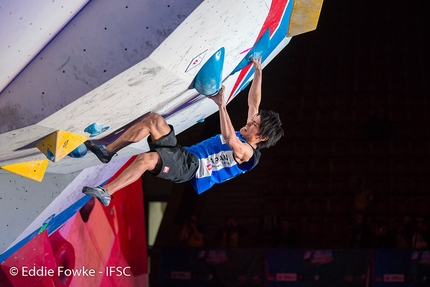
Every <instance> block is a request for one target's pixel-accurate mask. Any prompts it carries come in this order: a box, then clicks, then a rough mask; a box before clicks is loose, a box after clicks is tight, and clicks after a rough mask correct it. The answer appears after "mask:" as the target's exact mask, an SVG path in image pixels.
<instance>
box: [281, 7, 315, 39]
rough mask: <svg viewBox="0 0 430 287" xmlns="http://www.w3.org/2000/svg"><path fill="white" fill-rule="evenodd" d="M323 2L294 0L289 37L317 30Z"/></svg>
mask: <svg viewBox="0 0 430 287" xmlns="http://www.w3.org/2000/svg"><path fill="white" fill-rule="evenodd" d="M322 4H323V0H294V4H293V11H292V12H291V18H290V24H289V27H288V33H287V37H293V36H296V35H299V34H303V33H306V32H309V31H313V30H315V29H316V28H317V24H318V19H319V17H320V12H321V7H322Z"/></svg>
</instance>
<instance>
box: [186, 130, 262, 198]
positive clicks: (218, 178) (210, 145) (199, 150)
mask: <svg viewBox="0 0 430 287" xmlns="http://www.w3.org/2000/svg"><path fill="white" fill-rule="evenodd" d="M236 136H237V137H238V138H239V140H240V141H242V142H244V143H247V141H246V140H245V139H244V138H243V137H242V136H241V135H240V133H239V132H236ZM250 146H251V145H250ZM251 147H252V146H251ZM184 148H185V149H187V150H188V151H189V152H190V153H192V154H194V155H195V156H196V157H197V158H198V159H199V167H198V169H197V171H196V174H195V175H194V177H193V178H192V179H191V181H190V182H191V184H192V185H193V187H194V189H195V190H196V191H197V193H198V194H200V193H202V192H204V191H206V190H208V189H209V188H211V187H212V186H213V185H214V184H219V183H223V182H225V181H227V180H229V179H231V178H233V177H236V176H238V175H240V174H242V173H245V172H247V171H249V170H251V169H252V168H254V166H256V165H257V163H258V161H259V160H260V155H261V153H260V151H259V150H258V149H254V148H253V150H254V155H253V156H252V157H251V158H250V159H249V161H247V162H244V163H242V164H238V163H237V161H236V160H235V158H234V154H233V150H232V149H231V148H230V146H229V145H228V144H227V143H226V142H225V140H224V138H223V136H222V135H221V134H219V135H216V136H213V137H211V138H208V139H206V140H204V141H202V142H200V143H198V144H195V145H192V146H190V147H184Z"/></svg>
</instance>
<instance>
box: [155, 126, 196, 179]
mask: <svg viewBox="0 0 430 287" xmlns="http://www.w3.org/2000/svg"><path fill="white" fill-rule="evenodd" d="M169 126H170V132H169V133H168V134H167V135H165V136H164V137H162V138H161V139H159V140H157V141H154V142H153V141H151V137H148V145H149V149H150V151H156V152H157V153H158V154H159V155H160V158H161V169H160V172H159V173H158V174H154V175H155V176H156V177H159V178H163V179H167V180H170V181H173V182H176V183H181V182H186V181H189V180H190V179H191V178H192V177H193V176H194V175H195V173H196V171H197V168H198V167H199V161H198V159H197V157H196V156H195V155H193V154H191V153H189V152H188V151H187V150H186V149H184V148H183V147H180V146H178V144H177V140H176V136H175V131H174V129H173V126H171V125H169Z"/></svg>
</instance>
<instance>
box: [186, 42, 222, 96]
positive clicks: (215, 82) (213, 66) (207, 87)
mask: <svg viewBox="0 0 430 287" xmlns="http://www.w3.org/2000/svg"><path fill="white" fill-rule="evenodd" d="M224 54H225V49H224V47H223V48H221V49H219V50H218V51H217V52H216V53H215V54H213V55H212V56H211V57H210V58H209V59H208V60H207V62H206V63H205V64H204V65H203V67H202V68H201V69H200V71H199V72H198V73H197V75H196V77H195V78H194V81H193V84H192V85H193V87H194V88H195V89H196V90H197V92H199V93H200V94H202V95H205V96H213V95H215V94H216V93H218V91H219V90H220V89H221V84H222V69H223V67H224Z"/></svg>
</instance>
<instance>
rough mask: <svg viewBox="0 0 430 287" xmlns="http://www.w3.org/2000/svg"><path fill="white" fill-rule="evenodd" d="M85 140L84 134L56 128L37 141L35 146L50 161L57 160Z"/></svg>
mask: <svg viewBox="0 0 430 287" xmlns="http://www.w3.org/2000/svg"><path fill="white" fill-rule="evenodd" d="M86 140H87V137H86V136H81V135H78V134H74V133H71V132H67V131H62V130H58V131H56V132H53V133H52V134H50V135H48V136H47V137H45V138H44V139H42V140H41V141H39V142H38V143H37V144H36V147H37V148H38V149H39V150H40V151H41V152H42V153H43V154H44V155H46V157H47V158H48V159H49V160H50V161H53V162H57V161H59V160H60V159H62V158H63V157H65V156H66V155H68V154H69V153H70V152H71V151H73V150H74V149H75V148H77V147H78V146H80V145H81V144H82V143H83V142H85V141H86Z"/></svg>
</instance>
